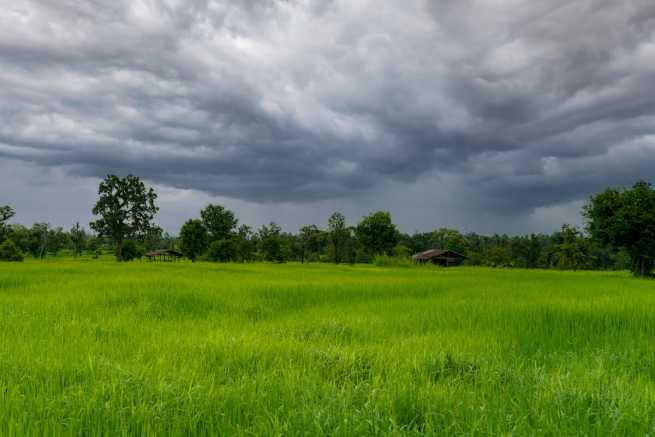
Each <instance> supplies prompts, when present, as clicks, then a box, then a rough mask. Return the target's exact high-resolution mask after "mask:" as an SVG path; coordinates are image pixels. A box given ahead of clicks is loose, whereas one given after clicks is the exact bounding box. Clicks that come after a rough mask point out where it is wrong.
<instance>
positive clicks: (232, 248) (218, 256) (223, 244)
mask: <svg viewBox="0 0 655 437" xmlns="http://www.w3.org/2000/svg"><path fill="white" fill-rule="evenodd" d="M236 255H237V247H236V243H235V241H234V240H233V239H231V238H225V239H222V240H217V241H214V242H213V243H212V244H210V245H209V252H207V259H208V260H209V261H214V262H223V263H225V262H230V261H234V260H235V259H236Z"/></svg>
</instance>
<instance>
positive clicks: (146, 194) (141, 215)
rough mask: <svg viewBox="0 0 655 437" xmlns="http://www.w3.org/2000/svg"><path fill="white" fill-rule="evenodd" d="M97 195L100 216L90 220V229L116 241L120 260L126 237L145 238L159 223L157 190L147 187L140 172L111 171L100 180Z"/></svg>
mask: <svg viewBox="0 0 655 437" xmlns="http://www.w3.org/2000/svg"><path fill="white" fill-rule="evenodd" d="M98 195H99V198H98V202H97V203H96V205H95V206H94V207H93V214H94V215H96V216H99V218H98V219H97V220H95V221H93V222H91V224H90V226H91V229H93V230H94V231H96V232H97V233H98V234H99V235H101V236H105V237H108V238H110V239H111V240H112V241H113V242H114V243H115V245H116V260H117V261H121V260H122V258H123V254H122V251H123V243H124V241H125V240H126V239H135V240H138V241H143V240H144V239H145V237H146V236H147V235H148V234H149V233H150V232H152V229H153V228H155V227H156V225H155V224H154V223H153V219H154V217H155V215H156V214H157V212H158V211H159V208H157V206H156V205H155V200H156V199H157V194H156V193H155V191H154V190H153V189H152V188H149V189H146V186H145V184H144V183H143V182H142V181H141V179H139V178H138V177H137V176H133V175H128V176H125V177H118V176H116V175H108V176H107V177H106V178H105V179H104V180H103V181H102V182H101V183H100V186H99V187H98Z"/></svg>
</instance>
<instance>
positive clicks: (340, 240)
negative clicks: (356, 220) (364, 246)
mask: <svg viewBox="0 0 655 437" xmlns="http://www.w3.org/2000/svg"><path fill="white" fill-rule="evenodd" d="M328 235H329V239H330V245H331V250H332V259H333V260H334V263H335V264H339V263H341V261H343V259H344V255H345V250H346V244H348V238H349V236H350V232H349V231H348V228H347V227H346V218H345V217H344V215H343V214H341V213H340V212H335V213H334V214H332V215H331V216H330V218H329V220H328Z"/></svg>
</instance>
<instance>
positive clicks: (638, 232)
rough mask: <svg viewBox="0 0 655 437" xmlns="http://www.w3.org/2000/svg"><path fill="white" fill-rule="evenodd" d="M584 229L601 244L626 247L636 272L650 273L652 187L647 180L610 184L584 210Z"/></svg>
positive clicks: (654, 238) (654, 233)
mask: <svg viewBox="0 0 655 437" xmlns="http://www.w3.org/2000/svg"><path fill="white" fill-rule="evenodd" d="M583 215H584V216H585V218H586V220H587V229H588V231H589V234H590V235H591V236H592V238H593V239H594V240H596V241H598V242H599V243H600V244H607V245H610V246H612V247H613V248H614V249H615V250H619V249H625V251H626V252H627V253H628V254H629V256H630V260H631V263H632V272H633V274H634V275H636V276H647V275H650V273H651V271H652V270H653V262H654V261H655V190H654V189H653V188H652V186H651V184H649V183H647V182H643V181H640V182H637V183H636V184H635V185H634V186H633V187H632V188H631V189H624V190H616V189H613V188H610V189H608V190H605V191H603V192H602V193H599V194H596V195H595V196H592V197H591V199H590V201H589V203H588V204H587V205H586V206H585V208H584V210H583Z"/></svg>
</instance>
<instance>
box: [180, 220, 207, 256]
mask: <svg viewBox="0 0 655 437" xmlns="http://www.w3.org/2000/svg"><path fill="white" fill-rule="evenodd" d="M208 241H209V237H208V235H207V228H206V227H205V225H204V224H203V222H202V221H200V220H197V219H196V220H188V221H187V222H186V223H184V225H182V229H180V250H181V251H182V253H183V254H184V256H186V257H187V258H189V259H190V260H191V262H195V261H196V259H198V257H199V256H200V255H202V254H203V253H204V252H205V251H206V250H207V243H208Z"/></svg>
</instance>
